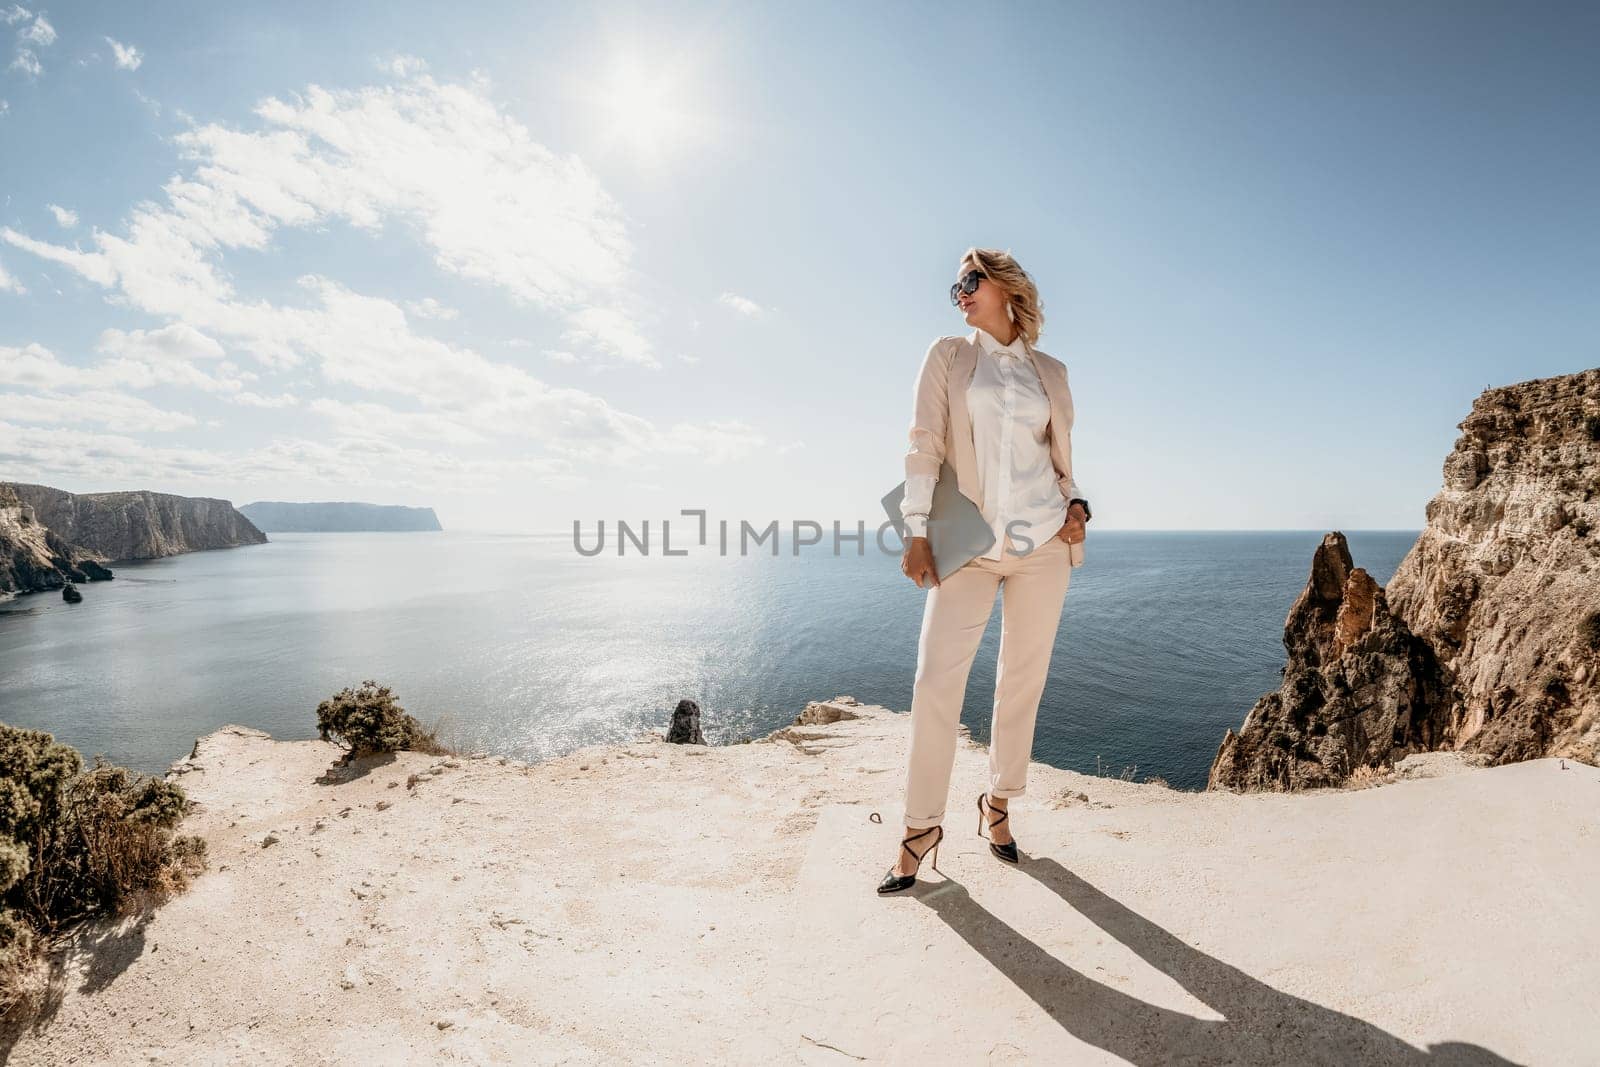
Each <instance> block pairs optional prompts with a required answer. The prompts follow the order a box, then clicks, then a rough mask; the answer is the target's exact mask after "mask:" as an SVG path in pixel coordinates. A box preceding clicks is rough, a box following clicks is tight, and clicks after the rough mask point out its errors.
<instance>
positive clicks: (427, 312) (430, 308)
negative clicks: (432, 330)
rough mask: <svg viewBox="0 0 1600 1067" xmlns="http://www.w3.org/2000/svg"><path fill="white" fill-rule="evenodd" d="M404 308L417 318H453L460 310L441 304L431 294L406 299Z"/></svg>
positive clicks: (459, 313) (457, 315) (458, 315)
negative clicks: (419, 298)
mask: <svg viewBox="0 0 1600 1067" xmlns="http://www.w3.org/2000/svg"><path fill="white" fill-rule="evenodd" d="M406 310H407V311H409V312H411V314H413V315H415V316H417V318H419V319H445V320H449V319H454V318H459V317H460V315H461V312H459V311H457V310H456V309H455V308H453V307H450V306H448V305H446V304H441V303H439V301H437V300H435V299H434V298H433V297H431V296H425V297H423V298H422V299H421V300H408V301H406Z"/></svg>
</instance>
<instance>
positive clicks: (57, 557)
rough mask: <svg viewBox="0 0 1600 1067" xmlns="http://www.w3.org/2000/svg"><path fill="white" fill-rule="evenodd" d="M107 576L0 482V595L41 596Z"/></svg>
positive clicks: (104, 571) (79, 549)
mask: <svg viewBox="0 0 1600 1067" xmlns="http://www.w3.org/2000/svg"><path fill="white" fill-rule="evenodd" d="M110 577H111V571H110V570H108V569H107V568H105V567H102V566H101V565H100V564H99V563H97V562H95V561H94V560H92V559H89V558H87V553H85V552H84V550H83V549H81V548H80V547H79V546H77V545H73V544H69V543H68V542H67V541H65V540H64V539H62V538H61V537H59V536H58V535H57V534H56V533H55V532H53V531H52V530H50V529H48V528H46V527H45V525H44V524H43V523H41V522H40V521H39V519H38V516H37V515H36V514H35V513H34V509H33V507H32V506H31V505H29V504H26V503H24V502H23V501H22V499H21V498H20V497H19V496H18V495H17V493H16V490H14V489H13V488H12V487H11V486H10V485H8V484H6V483H4V482H0V594H8V593H40V592H44V591H45V590H47V589H62V588H63V587H64V586H65V585H67V584H68V583H70V582H90V581H104V580H106V579H109V578H110ZM80 595H81V594H80Z"/></svg>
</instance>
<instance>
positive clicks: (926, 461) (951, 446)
mask: <svg viewBox="0 0 1600 1067" xmlns="http://www.w3.org/2000/svg"><path fill="white" fill-rule="evenodd" d="M1023 347H1025V348H1026V349H1027V351H1028V358H1029V360H1030V361H1031V362H1032V364H1033V369H1034V371H1035V372H1036V373H1037V374H1038V375H1039V381H1040V383H1041V384H1043V386H1044V391H1045V395H1046V396H1047V397H1048V398H1049V400H1050V425H1049V427H1048V429H1047V430H1046V434H1047V436H1048V437H1049V439H1050V461H1051V463H1052V464H1053V465H1054V466H1055V469H1056V484H1057V485H1059V486H1060V487H1061V495H1062V496H1063V497H1064V498H1066V499H1067V500H1069V501H1071V500H1074V499H1079V500H1081V499H1083V493H1082V491H1081V490H1079V488H1078V484H1077V482H1075V481H1074V480H1073V478H1072V419H1073V412H1072V389H1071V388H1070V387H1069V386H1068V385H1067V367H1066V364H1064V363H1062V362H1061V361H1060V360H1059V359H1056V358H1055V357H1054V356H1050V355H1047V354H1046V353H1044V352H1041V351H1040V350H1039V349H1037V348H1035V347H1034V346H1033V345H1032V344H1031V343H1030V342H1029V341H1028V340H1027V339H1026V338H1024V339H1023ZM982 351H983V349H982V348H981V347H979V345H978V331H977V330H973V331H972V332H971V333H969V334H967V335H966V336H965V337H961V336H957V335H950V336H948V337H940V338H938V339H936V340H935V341H934V342H933V344H932V345H930V346H928V354H927V357H926V358H924V359H923V361H922V371H921V373H919V374H918V375H917V382H916V385H915V387H914V388H913V403H912V416H911V434H910V436H911V448H910V450H909V451H907V452H906V477H908V478H909V477H911V476H912V475H917V474H921V475H926V476H928V477H930V478H938V477H939V465H940V463H941V462H942V461H944V460H946V459H948V460H949V461H950V466H951V467H952V468H954V470H955V472H956V488H958V489H960V490H961V492H962V495H964V496H965V497H966V498H967V499H968V500H971V501H972V502H973V503H974V504H978V503H979V501H981V500H982V499H983V495H982V494H981V493H980V492H979V491H978V453H977V449H976V447H975V446H974V445H973V442H972V412H971V411H970V410H969V409H968V407H967V386H969V385H971V384H972V375H973V372H974V371H976V370H977V369H978V356H979V355H980V354H981V353H982Z"/></svg>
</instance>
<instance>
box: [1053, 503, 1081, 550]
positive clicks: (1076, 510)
mask: <svg viewBox="0 0 1600 1067" xmlns="http://www.w3.org/2000/svg"><path fill="white" fill-rule="evenodd" d="M1086 533H1087V531H1086V530H1085V528H1084V525H1083V508H1081V507H1079V506H1078V505H1077V504H1074V505H1072V506H1071V507H1070V508H1068V509H1067V521H1066V522H1064V523H1062V524H1061V529H1059V530H1057V531H1056V536H1057V537H1059V538H1061V540H1063V541H1065V542H1066V543H1067V544H1069V545H1081V544H1083V539H1084V537H1085V536H1086Z"/></svg>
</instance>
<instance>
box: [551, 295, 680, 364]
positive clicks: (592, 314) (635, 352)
mask: <svg viewBox="0 0 1600 1067" xmlns="http://www.w3.org/2000/svg"><path fill="white" fill-rule="evenodd" d="M567 323H568V327H567V331H566V332H565V333H564V334H562V335H561V339H562V340H563V341H566V342H567V343H569V344H588V345H590V346H592V347H594V348H597V349H599V350H601V351H602V352H606V353H608V354H610V355H613V356H616V357H617V358H618V359H621V360H623V361H624V362H627V363H637V364H640V365H641V366H645V367H660V366H661V364H660V363H658V362H657V361H656V357H655V354H654V352H652V351H651V345H650V341H649V340H648V339H647V338H646V337H645V336H644V334H643V333H641V332H640V330H639V327H638V325H637V324H636V323H635V322H634V321H633V319H631V318H629V317H628V315H626V314H625V313H623V312H621V311H618V310H617V309H616V308H605V307H588V308H584V309H583V310H581V311H575V312H573V313H572V314H570V315H568V316H567Z"/></svg>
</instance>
